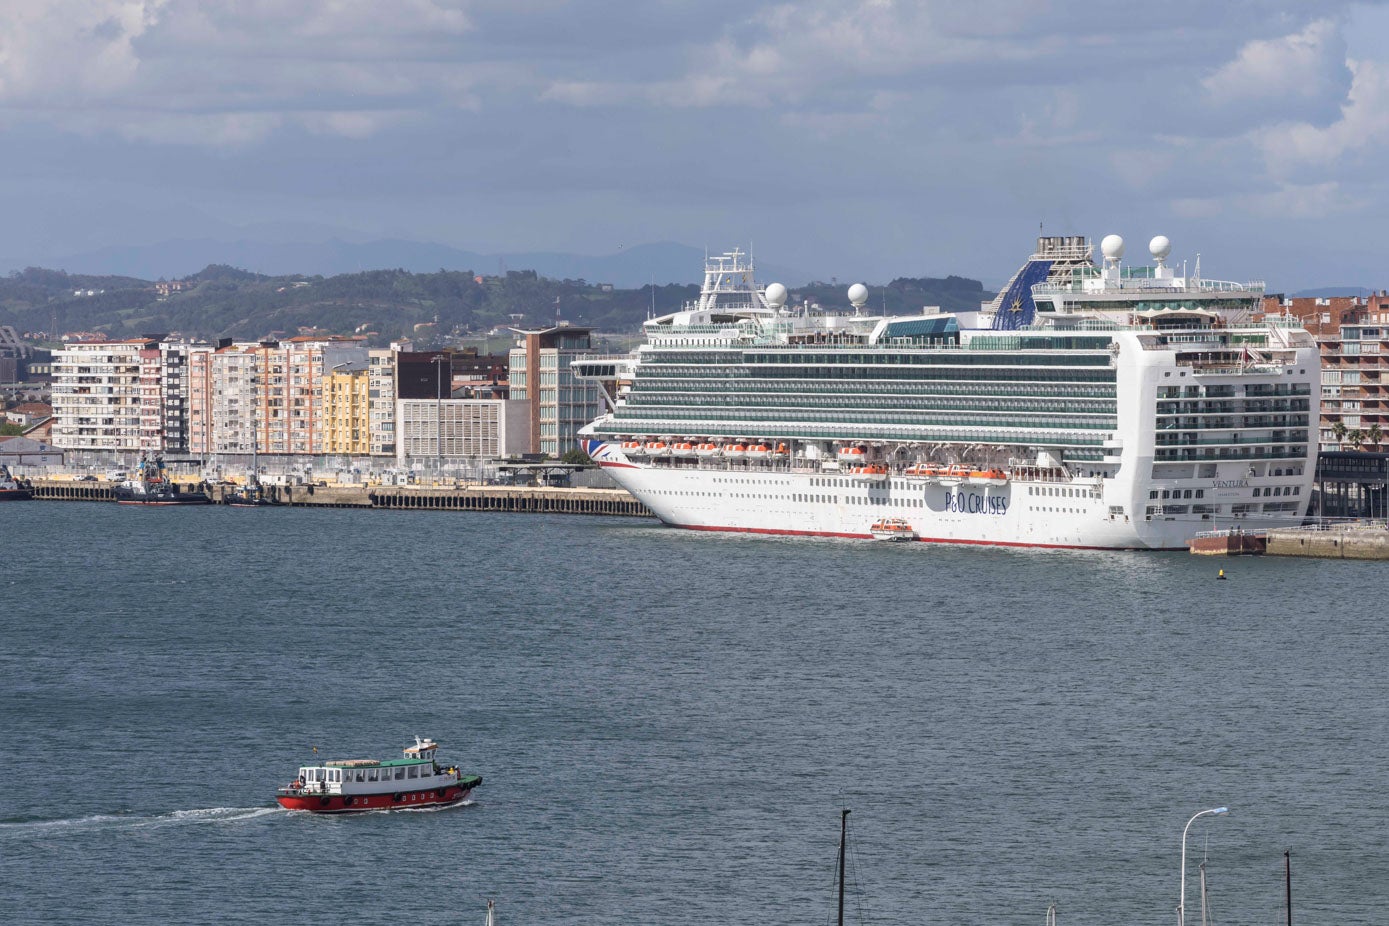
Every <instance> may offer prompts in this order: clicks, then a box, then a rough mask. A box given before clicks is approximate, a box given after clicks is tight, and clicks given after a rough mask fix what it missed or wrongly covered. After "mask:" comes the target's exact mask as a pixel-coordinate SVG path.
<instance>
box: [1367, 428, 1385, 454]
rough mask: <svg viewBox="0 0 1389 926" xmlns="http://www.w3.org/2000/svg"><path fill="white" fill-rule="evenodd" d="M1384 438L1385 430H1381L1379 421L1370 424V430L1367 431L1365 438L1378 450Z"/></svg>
mask: <svg viewBox="0 0 1389 926" xmlns="http://www.w3.org/2000/svg"><path fill="white" fill-rule="evenodd" d="M1383 439H1384V432H1383V431H1381V430H1380V428H1379V424H1378V422H1376V423H1375V424H1372V425H1370V427H1369V430H1367V431H1366V432H1365V440H1366V441H1368V442H1369V443H1370V445H1371V446H1372V447H1374V448H1375V449H1376V450H1378V449H1379V442H1380V441H1381V440H1383Z"/></svg>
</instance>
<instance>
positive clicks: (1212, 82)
mask: <svg viewBox="0 0 1389 926" xmlns="http://www.w3.org/2000/svg"><path fill="white" fill-rule="evenodd" d="M1340 26H1341V24H1340V22H1338V21H1337V20H1335V19H1318V20H1316V21H1315V22H1311V23H1308V24H1307V26H1306V27H1305V28H1303V29H1301V30H1300V31H1298V32H1296V33H1293V34H1291V35H1285V36H1282V37H1280V38H1275V39H1258V40H1254V41H1251V42H1248V43H1246V44H1245V45H1244V47H1242V48H1241V49H1240V51H1239V54H1238V55H1236V56H1235V58H1234V60H1233V61H1230V62H1229V63H1227V64H1225V65H1224V66H1222V67H1221V68H1220V69H1219V70H1217V71H1216V72H1215V73H1214V74H1211V75H1210V76H1209V77H1207V78H1205V80H1203V81H1202V86H1203V87H1204V88H1205V91H1206V94H1207V97H1208V99H1209V100H1210V101H1211V102H1212V103H1213V104H1214V105H1215V106H1217V107H1220V108H1223V109H1231V110H1233V109H1236V108H1238V110H1239V112H1240V115H1241V117H1242V118H1245V119H1248V118H1250V117H1254V118H1258V117H1261V116H1268V115H1270V114H1277V115H1279V116H1281V117H1283V118H1294V117H1297V116H1302V117H1305V118H1309V119H1313V118H1317V117H1324V118H1334V116H1335V113H1336V110H1337V107H1338V105H1339V104H1340V102H1341V101H1342V100H1343V99H1345V95H1346V91H1347V90H1348V89H1349V87H1350V81H1351V72H1350V68H1349V67H1348V66H1347V63H1346V42H1345V38H1344V37H1343V36H1342V34H1341V29H1340Z"/></svg>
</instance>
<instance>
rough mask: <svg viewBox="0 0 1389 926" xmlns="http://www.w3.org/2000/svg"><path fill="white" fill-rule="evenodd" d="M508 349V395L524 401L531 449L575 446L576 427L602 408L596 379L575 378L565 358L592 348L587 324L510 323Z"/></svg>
mask: <svg viewBox="0 0 1389 926" xmlns="http://www.w3.org/2000/svg"><path fill="white" fill-rule="evenodd" d="M514 330H515V331H516V334H517V342H516V346H515V347H514V348H512V350H511V353H510V355H509V363H508V379H509V381H510V384H511V398H512V399H513V400H515V401H521V402H525V403H526V405H527V408H528V410H529V417H530V448H529V452H530V453H543V454H545V455H547V456H550V457H559V456H562V455H563V454H564V453H565V452H566V451H569V450H572V449H574V448H575V447H576V446H577V440H578V437H577V434H578V431H579V429H580V428H582V427H583V426H584V425H586V424H588V423H589V422H590V421H592V420H593V419H594V418H597V417H598V416H599V415H600V414H602V411H603V398H602V394H601V391H600V387H599V385H598V384H597V383H594V382H586V381H582V380H579V379H576V378H575V376H574V373H573V371H572V370H571V369H570V368H569V364H570V363H571V362H572V361H574V360H577V359H579V358H581V357H586V356H589V355H590V354H592V353H593V352H594V351H593V348H592V341H591V340H590V334H591V332H592V329H591V328H579V327H574V326H570V325H569V324H567V323H564V322H561V323H560V324H558V325H556V326H554V327H552V328H544V329H540V330H536V331H523V330H520V329H514Z"/></svg>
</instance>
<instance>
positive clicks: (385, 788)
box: [275, 736, 482, 813]
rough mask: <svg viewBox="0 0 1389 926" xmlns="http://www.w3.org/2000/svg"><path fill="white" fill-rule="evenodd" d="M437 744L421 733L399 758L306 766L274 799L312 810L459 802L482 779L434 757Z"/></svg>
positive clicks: (287, 806) (292, 807) (350, 810)
mask: <svg viewBox="0 0 1389 926" xmlns="http://www.w3.org/2000/svg"><path fill="white" fill-rule="evenodd" d="M438 748H439V744H438V743H436V742H434V741H433V740H432V739H428V738H425V739H420V738H419V737H418V736H417V737H415V745H413V746H406V747H405V755H404V757H403V758H400V759H335V760H332V761H329V762H324V763H323V764H322V765H306V766H303V767H301V768H300V769H299V777H298V778H296V779H295V780H294V781H292V782H291V783H290V784H288V785H285V786H284V787H283V788H281V789H280V790H279V791H278V792H277V793H276V795H275V800H276V801H277V802H278V803H279V805H280V806H281V807H283V808H285V809H286V810H308V811H311V812H313V813H355V812H358V811H363V810H392V809H395V808H398V807H436V806H444V805H448V804H457V803H458V802H459V801H462V800H466V799H467V797H468V795H469V794H471V793H472V790H473V789H474V788H476V787H477V786H478V785H480V784H482V777H481V776H479V775H464V774H463V773H462V772H461V771H459V770H458V769H457V768H454V767H449V768H442V767H440V765H439V763H438V762H436V761H435V760H434V753H435V750H437V749H438Z"/></svg>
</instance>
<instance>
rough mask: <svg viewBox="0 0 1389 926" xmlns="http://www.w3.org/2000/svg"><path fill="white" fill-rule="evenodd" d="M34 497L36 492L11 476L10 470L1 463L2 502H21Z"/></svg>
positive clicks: (0, 491)
mask: <svg viewBox="0 0 1389 926" xmlns="http://www.w3.org/2000/svg"><path fill="white" fill-rule="evenodd" d="M33 497H34V490H33V489H31V488H30V487H29V484H28V483H26V482H21V481H20V480H18V479H16V478H15V477H14V476H12V475H11V474H10V468H9V467H8V466H6V465H5V464H3V463H0V502H21V501H25V500H27V499H31V498H33Z"/></svg>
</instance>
